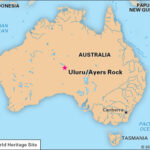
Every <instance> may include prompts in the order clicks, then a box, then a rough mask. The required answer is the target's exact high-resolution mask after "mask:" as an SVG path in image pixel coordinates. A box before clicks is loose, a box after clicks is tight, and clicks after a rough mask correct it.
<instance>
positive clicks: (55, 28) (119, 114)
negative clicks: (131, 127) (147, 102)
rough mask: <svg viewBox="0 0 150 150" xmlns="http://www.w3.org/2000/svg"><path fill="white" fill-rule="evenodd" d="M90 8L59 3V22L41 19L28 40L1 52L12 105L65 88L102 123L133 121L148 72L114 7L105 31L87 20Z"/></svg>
mask: <svg viewBox="0 0 150 150" xmlns="http://www.w3.org/2000/svg"><path fill="white" fill-rule="evenodd" d="M85 13H86V12H85V10H75V9H71V8H69V7H65V8H59V13H58V14H57V17H56V19H55V20H54V22H49V21H48V20H47V19H42V20H40V21H39V22H38V23H37V25H36V26H35V27H34V28H33V29H32V30H31V31H30V32H28V33H27V34H26V38H25V40H24V42H23V44H22V45H20V46H18V47H16V48H13V49H11V50H9V51H5V52H4V53H3V54H2V55H1V56H0V68H1V69H0V83H1V85H2V87H3V88H4V91H5V93H6V95H7V96H8V99H9V106H8V109H9V110H11V111H14V112H16V111H20V110H21V109H23V108H24V107H25V106H28V105H36V104H38V103H39V102H40V101H41V100H42V99H44V98H45V97H50V96H53V95H55V94H59V93H65V94H67V95H71V96H73V97H74V99H75V100H76V101H77V103H78V105H79V107H83V108H84V111H91V112H92V113H93V117H94V119H95V120H96V121H98V122H100V123H103V124H109V123H110V124H112V125H117V124H119V123H121V122H127V121H128V118H129V116H130V114H131V112H132V110H133V109H134V107H135V105H136V104H137V103H138V102H139V101H140V99H141V98H142V95H143V92H144V88H145V86H146V81H145V76H146V72H145V70H144V69H143V67H142V65H141V64H140V62H139V59H138V58H137V57H135V55H134V52H133V49H132V48H131V47H130V46H129V45H127V44H126V43H125V42H124V40H123V34H122V31H121V25H120V23H119V22H118V21H115V20H114V14H113V12H112V9H111V7H108V9H107V12H106V16H105V25H104V29H103V31H102V33H101V34H98V33H96V32H95V31H92V30H91V29H90V28H88V27H87V26H85V25H84V24H83V23H82V22H83V21H84V19H85V18H84V15H85Z"/></svg>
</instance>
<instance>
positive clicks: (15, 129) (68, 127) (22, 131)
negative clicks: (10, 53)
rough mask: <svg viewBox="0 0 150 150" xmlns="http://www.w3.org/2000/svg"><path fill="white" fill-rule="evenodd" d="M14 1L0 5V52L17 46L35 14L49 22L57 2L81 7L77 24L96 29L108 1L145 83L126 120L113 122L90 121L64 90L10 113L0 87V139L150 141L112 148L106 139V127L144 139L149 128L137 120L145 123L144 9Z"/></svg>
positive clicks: (93, 144)
mask: <svg viewBox="0 0 150 150" xmlns="http://www.w3.org/2000/svg"><path fill="white" fill-rule="evenodd" d="M18 3H19V4H20V8H13V9H8V8H0V24H7V25H8V31H6V32H1V33H0V54H3V53H4V51H6V50H10V49H12V48H14V47H16V46H19V45H21V44H22V43H23V42H24V39H25V36H26V32H28V31H30V30H31V29H32V28H33V27H34V26H35V25H36V24H37V22H38V21H39V20H40V19H42V18H47V19H48V20H49V21H53V20H54V19H55V17H56V16H57V13H58V9H57V8H58V7H62V6H69V7H71V8H74V9H85V10H86V20H85V21H84V22H83V23H84V24H85V25H87V26H88V27H89V28H90V29H92V30H95V31H96V32H97V33H101V32H102V31H103V27H104V18H105V13H106V10H107V8H108V6H112V8H113V12H114V14H115V18H116V20H118V21H119V22H120V23H121V26H122V27H121V28H122V32H123V35H124V41H125V42H126V43H127V44H128V45H130V46H131V47H132V48H133V50H134V53H135V55H136V56H137V57H138V58H139V59H140V63H141V64H142V65H143V67H144V69H145V70H146V72H147V73H146V82H147V86H146V89H145V92H144V95H143V97H142V99H141V101H140V102H139V103H138V104H137V105H136V107H135V109H134V110H133V112H132V114H131V116H130V118H129V121H128V122H127V123H121V124H120V125H118V126H111V125H103V124H100V123H98V122H96V121H95V120H94V119H93V116H92V113H91V112H83V111H82V110H83V109H82V108H79V107H78V104H77V102H76V100H75V99H74V98H73V97H72V96H68V95H65V94H58V95H54V96H52V97H48V98H45V99H44V100H42V101H41V102H40V104H39V105H35V106H28V107H25V108H24V109H23V110H21V111H20V112H11V111H9V110H8V109H7V106H8V103H9V101H8V98H7V96H6V95H5V93H4V90H3V88H2V87H1V88H0V139H41V144H42V149H52V148H53V149H54V148H56V149H60V148H61V149H66V148H68V149H70V148H72V149H121V148H124V149H129V148H130V149H131V148H134V149H139V148H141V145H150V140H148V141H138V140H137V141H129V140H126V141H125V140H121V141H120V143H119V145H118V146H117V147H113V146H112V145H111V144H110V142H109V138H108V134H109V133H110V132H111V133H120V132H121V134H122V135H127V136H130V135H131V136H132V135H135V136H136V135H138V136H139V135H141V136H142V135H144V136H148V138H150V130H148V131H143V130H141V126H140V125H139V124H140V122H150V117H149V114H150V92H148V89H150V77H149V75H150V74H149V72H150V63H149V61H150V21H149V19H150V13H148V12H145V13H144V12H142V13H138V12H135V13H132V12H129V7H133V5H132V4H131V3H130V2H128V1H120V2H119V1H114V2H111V1H93V2H90V1H87V2H85V1H78V2H75V1H66V2H64V1H61V2H60V1H58V2H56V1H51V2H50V1H38V2H35V3H34V4H33V5H29V4H28V2H27V1H22V2H18ZM8 63H9V62H8ZM149 127H150V126H149Z"/></svg>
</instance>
